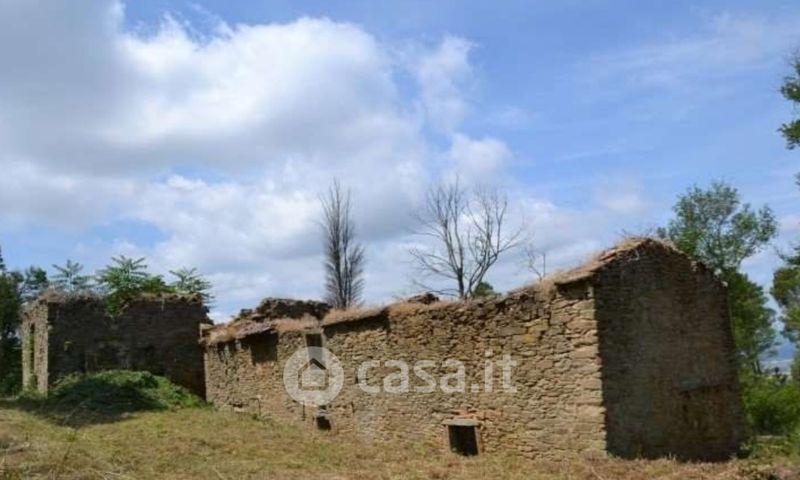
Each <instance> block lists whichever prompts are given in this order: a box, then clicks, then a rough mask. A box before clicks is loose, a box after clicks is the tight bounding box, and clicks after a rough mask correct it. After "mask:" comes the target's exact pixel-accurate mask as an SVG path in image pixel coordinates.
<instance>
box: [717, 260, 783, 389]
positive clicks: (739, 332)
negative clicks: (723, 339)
mask: <svg viewBox="0 0 800 480" xmlns="http://www.w3.org/2000/svg"><path fill="white" fill-rule="evenodd" d="M727 277H728V278H727V282H728V295H729V298H730V309H731V319H732V322H733V337H734V340H735V341H736V345H737V351H738V355H739V364H740V365H741V366H742V367H743V368H746V369H748V370H750V371H752V372H753V373H756V374H760V373H762V366H761V361H760V359H761V358H762V357H763V356H765V355H768V354H770V353H773V351H774V350H773V349H774V347H775V341H776V334H775V330H774V329H773V328H772V323H773V321H774V320H775V312H774V311H773V310H772V309H771V308H769V307H767V302H768V299H767V295H766V294H765V293H764V288H763V287H761V286H760V285H758V284H756V283H755V282H753V281H751V280H750V279H749V278H747V275H745V274H742V273H739V272H732V273H730V274H729V275H728V276H727Z"/></svg>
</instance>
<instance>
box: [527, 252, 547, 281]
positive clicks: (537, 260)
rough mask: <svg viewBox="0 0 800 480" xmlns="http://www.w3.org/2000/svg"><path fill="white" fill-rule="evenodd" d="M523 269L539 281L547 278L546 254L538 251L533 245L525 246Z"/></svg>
mask: <svg viewBox="0 0 800 480" xmlns="http://www.w3.org/2000/svg"><path fill="white" fill-rule="evenodd" d="M524 250H525V251H524V254H525V259H524V261H525V268H527V269H528V270H530V271H531V272H533V274H534V275H536V278H537V279H539V281H542V280H543V279H544V277H546V276H547V252H545V251H544V250H538V249H537V248H536V247H535V246H534V245H533V243H529V244H527V245H525V248H524Z"/></svg>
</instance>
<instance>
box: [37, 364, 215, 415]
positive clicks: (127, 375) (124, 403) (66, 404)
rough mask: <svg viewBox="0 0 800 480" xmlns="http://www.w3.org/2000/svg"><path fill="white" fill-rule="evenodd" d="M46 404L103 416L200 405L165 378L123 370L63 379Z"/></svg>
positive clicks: (187, 392) (50, 394) (201, 403)
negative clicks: (103, 414)
mask: <svg viewBox="0 0 800 480" xmlns="http://www.w3.org/2000/svg"><path fill="white" fill-rule="evenodd" d="M46 402H47V404H48V405H49V406H52V407H57V408H59V409H62V408H63V409H70V410H71V409H78V410H84V411H91V412H97V413H106V414H116V413H120V412H134V411H141V410H174V409H179V408H191V407H198V406H201V405H203V401H202V400H200V399H199V398H198V397H196V396H195V395H193V394H192V393H190V392H189V391H188V390H186V389H185V388H183V387H179V386H177V385H175V384H173V383H172V382H170V381H169V380H167V379H166V378H164V377H160V376H157V375H153V374H152V373H149V372H132V371H125V370H109V371H105V372H99V373H91V374H75V375H70V376H68V377H65V378H64V379H62V380H61V381H59V382H58V383H57V384H56V385H55V386H54V387H53V388H52V389H51V390H50V392H49V395H48V397H47V400H46Z"/></svg>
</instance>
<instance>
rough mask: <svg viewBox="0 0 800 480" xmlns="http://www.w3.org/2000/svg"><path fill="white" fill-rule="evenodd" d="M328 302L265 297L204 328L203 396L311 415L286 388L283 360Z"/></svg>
mask: <svg viewBox="0 0 800 480" xmlns="http://www.w3.org/2000/svg"><path fill="white" fill-rule="evenodd" d="M329 308H330V307H328V305H326V304H324V303H321V302H314V301H302V300H289V299H278V298H267V299H264V300H263V301H262V302H261V304H260V305H259V306H258V307H256V308H255V309H252V310H251V309H245V310H242V311H241V312H240V313H239V315H238V316H237V317H236V318H235V319H234V320H233V321H231V322H230V323H229V324H227V325H218V326H215V327H214V328H211V329H208V330H206V331H205V332H204V335H203V339H202V340H203V344H204V345H205V355H204V359H205V374H206V397H207V400H208V401H209V402H212V403H214V405H217V406H218V407H220V408H222V409H226V410H234V411H239V412H247V413H251V414H255V415H267V414H270V415H278V416H281V417H284V418H291V419H295V420H310V419H311V418H312V414H313V412H311V411H309V410H308V409H307V408H305V407H304V406H303V405H301V404H298V403H297V402H295V401H294V400H292V399H291V398H290V397H289V395H288V394H287V393H286V389H285V388H284V386H283V365H284V364H285V363H286V360H287V358H288V357H289V356H291V355H292V354H293V353H294V352H295V351H297V349H299V348H305V345H306V344H305V334H306V333H307V332H313V331H318V328H317V326H318V324H319V320H320V319H321V318H322V317H323V316H324V315H325V314H326V313H327V312H328V310H329Z"/></svg>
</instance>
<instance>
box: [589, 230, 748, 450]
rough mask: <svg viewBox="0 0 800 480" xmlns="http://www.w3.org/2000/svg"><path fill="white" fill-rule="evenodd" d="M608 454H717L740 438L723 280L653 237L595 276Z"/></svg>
mask: <svg viewBox="0 0 800 480" xmlns="http://www.w3.org/2000/svg"><path fill="white" fill-rule="evenodd" d="M592 283H593V285H594V288H595V296H596V302H597V322H598V324H599V325H600V354H601V356H602V358H603V362H602V363H603V368H602V371H603V377H602V378H603V398H604V403H605V406H606V410H607V430H608V433H607V436H608V450H609V452H611V453H613V454H615V455H619V456H622V457H638V456H644V457H659V456H664V455H674V456H677V457H678V458H684V459H707V460H720V459H726V458H729V457H730V456H732V455H734V454H735V453H736V451H737V448H738V445H739V443H740V442H741V440H742V439H743V436H744V430H743V416H742V405H741V400H740V396H739V390H738V383H737V374H736V361H735V358H734V355H735V351H734V344H733V336H732V330H731V324H730V315H729V313H728V306H727V300H726V292H725V289H724V286H723V285H722V284H721V283H720V282H719V281H717V280H716V279H715V278H714V276H713V275H712V273H711V272H709V271H708V270H706V269H705V268H704V267H703V266H702V265H698V264H694V263H692V262H691V261H690V260H689V259H688V258H686V257H685V256H684V255H682V254H680V253H678V252H676V251H674V250H671V249H667V248H664V247H663V246H660V245H658V244H655V243H653V244H650V246H649V248H645V247H643V248H639V249H637V250H634V251H630V252H628V253H627V254H626V255H625V256H622V257H620V258H619V259H618V260H617V261H615V262H614V263H612V264H610V265H608V266H607V268H605V269H603V270H602V271H600V272H599V273H598V274H597V275H596V276H595V277H594V278H593V279H592Z"/></svg>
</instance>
